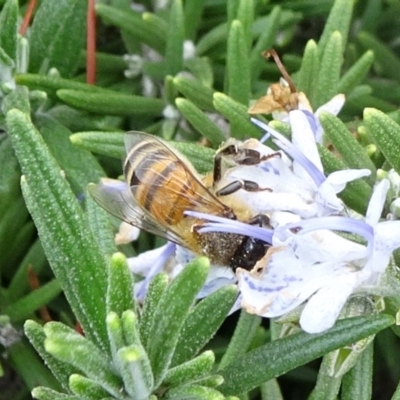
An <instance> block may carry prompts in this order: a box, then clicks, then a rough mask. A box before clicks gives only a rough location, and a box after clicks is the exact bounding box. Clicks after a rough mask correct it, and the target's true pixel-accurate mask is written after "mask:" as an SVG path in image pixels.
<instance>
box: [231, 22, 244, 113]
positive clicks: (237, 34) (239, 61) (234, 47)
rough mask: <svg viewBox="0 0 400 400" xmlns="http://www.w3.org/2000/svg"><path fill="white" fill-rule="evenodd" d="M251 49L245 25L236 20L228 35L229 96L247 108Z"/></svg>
mask: <svg viewBox="0 0 400 400" xmlns="http://www.w3.org/2000/svg"><path fill="white" fill-rule="evenodd" d="M248 53H249V48H248V45H247V40H246V36H245V31H244V28H243V25H242V23H241V22H240V21H238V20H234V21H233V22H232V25H231V28H230V30H229V35H228V50H227V61H226V70H227V78H228V81H227V82H228V94H229V96H230V97H231V98H232V99H233V100H235V101H237V102H239V103H241V104H244V105H245V106H246V107H247V106H248V104H249V95H250V63H249V56H248Z"/></svg>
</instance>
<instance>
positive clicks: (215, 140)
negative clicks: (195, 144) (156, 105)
mask: <svg viewBox="0 0 400 400" xmlns="http://www.w3.org/2000/svg"><path fill="white" fill-rule="evenodd" d="M175 103H176V106H177V107H178V108H179V111H180V112H181V113H182V114H183V116H184V117H185V118H186V119H187V120H188V121H189V122H190V123H191V124H192V125H193V126H194V127H195V128H196V129H197V130H198V131H199V132H200V133H201V134H202V135H203V136H204V137H205V138H207V139H208V140H209V141H210V142H211V143H212V144H213V145H214V147H218V146H219V145H220V144H221V142H223V141H225V140H226V137H225V135H224V133H223V132H222V131H221V129H219V128H218V126H217V125H216V124H215V123H214V122H212V121H211V119H210V118H209V117H208V116H207V115H206V114H204V112H203V111H201V110H200V109H199V108H197V107H196V106H195V105H194V104H193V103H192V102H190V101H189V100H186V99H182V98H178V99H176V100H175Z"/></svg>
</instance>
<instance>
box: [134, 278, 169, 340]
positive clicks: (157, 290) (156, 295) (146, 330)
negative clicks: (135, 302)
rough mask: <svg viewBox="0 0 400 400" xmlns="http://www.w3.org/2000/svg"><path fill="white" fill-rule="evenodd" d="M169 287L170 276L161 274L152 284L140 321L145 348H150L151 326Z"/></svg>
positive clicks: (148, 290)
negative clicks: (162, 297)
mask: <svg viewBox="0 0 400 400" xmlns="http://www.w3.org/2000/svg"><path fill="white" fill-rule="evenodd" d="M167 285H168V275H167V274H165V273H161V274H158V275H156V276H155V277H154V278H153V279H152V281H151V282H150V285H149V288H148V289H147V294H146V298H145V300H144V306H143V312H142V316H141V319H140V337H141V341H142V343H143V346H144V347H148V346H147V344H148V341H149V336H150V330H151V325H152V323H153V320H154V313H155V311H156V309H157V307H158V303H159V302H160V299H161V296H162V295H163V293H164V291H165V290H166V288H167Z"/></svg>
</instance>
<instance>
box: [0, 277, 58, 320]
mask: <svg viewBox="0 0 400 400" xmlns="http://www.w3.org/2000/svg"><path fill="white" fill-rule="evenodd" d="M60 293H61V287H60V284H59V282H58V281H57V280H52V281H51V282H48V283H46V284H45V285H43V286H41V287H40V288H38V289H36V290H34V291H33V292H31V293H29V294H27V295H26V296H25V297H22V298H21V299H19V300H17V301H16V302H15V303H12V304H10V305H9V306H8V307H7V308H6V309H5V311H4V313H5V314H6V315H8V316H9V317H10V320H11V322H22V321H25V320H26V319H27V318H28V317H30V316H31V315H32V314H33V312H35V311H36V310H37V309H39V308H40V307H43V306H45V305H46V304H47V303H49V302H50V301H51V300H53V299H54V298H55V297H56V296H58V295H59V294H60Z"/></svg>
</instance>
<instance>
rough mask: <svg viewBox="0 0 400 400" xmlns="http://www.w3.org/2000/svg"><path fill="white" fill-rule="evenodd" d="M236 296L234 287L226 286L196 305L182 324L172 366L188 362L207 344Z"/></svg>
mask: <svg viewBox="0 0 400 400" xmlns="http://www.w3.org/2000/svg"><path fill="white" fill-rule="evenodd" d="M236 296H237V288H236V286H234V285H227V286H224V287H222V288H221V289H219V290H217V291H216V292H214V293H212V294H210V295H209V296H207V297H206V298H205V299H203V300H202V301H201V302H200V303H199V304H197V306H196V307H195V308H194V309H193V311H191V312H190V314H189V315H188V316H187V318H186V320H185V322H184V324H183V327H182V329H181V332H180V335H179V342H178V345H177V346H176V350H175V354H174V357H173V360H172V365H174V366H175V365H179V364H182V363H183V362H185V361H188V360H190V359H191V358H193V357H194V356H195V355H196V354H197V353H198V352H199V351H200V350H201V349H202V348H203V347H204V346H205V345H206V344H207V343H208V341H209V340H210V339H211V338H212V337H213V336H214V335H215V333H216V332H217V330H218V328H219V327H220V326H221V325H222V323H223V321H224V320H225V318H226V316H227V315H228V312H229V310H230V309H231V308H232V306H233V304H234V302H235V299H236Z"/></svg>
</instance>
